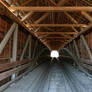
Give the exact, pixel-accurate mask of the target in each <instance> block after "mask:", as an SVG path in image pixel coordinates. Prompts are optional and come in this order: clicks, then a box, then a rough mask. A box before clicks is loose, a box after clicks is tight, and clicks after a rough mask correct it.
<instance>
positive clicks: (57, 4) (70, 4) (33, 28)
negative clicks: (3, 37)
mask: <svg viewBox="0 0 92 92" xmlns="http://www.w3.org/2000/svg"><path fill="white" fill-rule="evenodd" d="M0 3H1V4H2V5H3V6H4V7H6V9H7V10H8V11H10V14H12V16H15V18H16V19H17V20H18V22H19V23H20V24H21V25H22V26H24V27H25V28H26V29H27V30H28V31H29V32H30V33H32V34H34V35H35V36H36V37H37V38H38V39H40V41H41V42H43V43H44V44H45V45H46V46H47V47H48V48H49V49H50V50H59V49H61V48H63V47H64V46H65V45H66V44H67V43H69V42H70V41H71V40H73V39H74V38H75V37H77V36H78V35H79V34H80V33H82V32H83V31H85V29H87V28H89V26H90V25H91V24H92V13H91V12H92V0H0ZM9 16H10V15H9ZM13 19H14V17H13ZM14 20H15V19H14Z"/></svg>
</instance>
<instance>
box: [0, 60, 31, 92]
mask: <svg viewBox="0 0 92 92" xmlns="http://www.w3.org/2000/svg"><path fill="white" fill-rule="evenodd" d="M31 64H32V61H31V60H23V61H16V62H10V63H5V64H0V81H2V80H4V79H6V78H8V77H10V76H11V75H12V74H14V73H18V72H20V71H21V70H24V69H27V68H30V66H31ZM28 71H29V70H27V71H26V72H24V73H22V74H21V75H19V76H17V77H16V78H15V79H14V80H10V81H9V82H7V83H5V84H4V85H2V86H1V87H0V92H2V91H3V90H4V89H5V88H7V87H8V86H9V85H10V84H11V83H13V82H14V81H16V80H18V79H19V78H21V77H22V76H23V75H25V73H27V72H28Z"/></svg>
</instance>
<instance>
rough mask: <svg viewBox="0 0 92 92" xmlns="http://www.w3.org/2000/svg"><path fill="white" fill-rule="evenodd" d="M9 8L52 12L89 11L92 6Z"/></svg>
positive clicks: (91, 9) (11, 9)
mask: <svg viewBox="0 0 92 92" xmlns="http://www.w3.org/2000/svg"><path fill="white" fill-rule="evenodd" d="M9 10H10V11H12V12H13V11H16V10H21V11H35V12H51V11H54V12H58V11H59V12H60V11H89V12H92V7H91V6H82V7H81V6H77V7H74V6H72V7H71V6H68V7H58V6H57V7H45V6H44V7H39V6H38V7H37V6H36V7H34V6H33V7H21V6H19V7H14V6H12V7H9Z"/></svg>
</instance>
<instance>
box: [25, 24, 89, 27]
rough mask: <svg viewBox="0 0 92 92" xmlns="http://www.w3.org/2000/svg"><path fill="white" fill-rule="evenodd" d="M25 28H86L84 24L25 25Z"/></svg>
mask: <svg viewBox="0 0 92 92" xmlns="http://www.w3.org/2000/svg"><path fill="white" fill-rule="evenodd" d="M26 26H27V27H87V26H88V25H86V24H26Z"/></svg>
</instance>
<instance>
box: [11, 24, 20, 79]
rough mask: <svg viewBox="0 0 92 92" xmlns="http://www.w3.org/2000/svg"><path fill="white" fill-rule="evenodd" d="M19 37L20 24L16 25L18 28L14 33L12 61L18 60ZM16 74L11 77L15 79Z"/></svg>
mask: <svg viewBox="0 0 92 92" xmlns="http://www.w3.org/2000/svg"><path fill="white" fill-rule="evenodd" d="M17 39H18V24H17V25H16V29H15V31H14V35H13V49H12V62H16V60H17ZM15 77H16V74H15V73H14V74H13V75H12V76H11V79H12V80H13V79H15Z"/></svg>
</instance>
